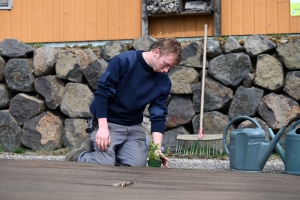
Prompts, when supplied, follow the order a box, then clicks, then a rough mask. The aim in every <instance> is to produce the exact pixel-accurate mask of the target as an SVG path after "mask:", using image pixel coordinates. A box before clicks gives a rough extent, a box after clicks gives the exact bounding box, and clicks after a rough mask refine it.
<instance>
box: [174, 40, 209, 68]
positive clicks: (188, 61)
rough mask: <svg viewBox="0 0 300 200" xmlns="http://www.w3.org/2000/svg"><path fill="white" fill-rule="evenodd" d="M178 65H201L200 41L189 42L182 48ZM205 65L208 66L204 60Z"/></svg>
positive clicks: (196, 66)
mask: <svg viewBox="0 0 300 200" xmlns="http://www.w3.org/2000/svg"><path fill="white" fill-rule="evenodd" d="M180 65H182V66H187V67H194V68H202V67H203V55H202V43H201V42H197V41H194V42H191V43H190V44H189V45H187V46H186V47H185V48H183V49H182V60H181V62H180ZM206 66H208V64H207V62H206Z"/></svg>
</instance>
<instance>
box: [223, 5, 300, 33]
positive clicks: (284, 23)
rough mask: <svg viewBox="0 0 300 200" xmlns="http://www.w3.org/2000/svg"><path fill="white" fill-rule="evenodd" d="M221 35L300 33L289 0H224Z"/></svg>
mask: <svg viewBox="0 0 300 200" xmlns="http://www.w3.org/2000/svg"><path fill="white" fill-rule="evenodd" d="M221 10H222V12H221V21H222V24H221V27H222V35H250V34H286V33H300V17H291V16H290V0H221Z"/></svg>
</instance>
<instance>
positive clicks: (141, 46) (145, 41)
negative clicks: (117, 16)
mask: <svg viewBox="0 0 300 200" xmlns="http://www.w3.org/2000/svg"><path fill="white" fill-rule="evenodd" d="M156 42H157V39H156V38H153V37H150V36H146V37H140V38H137V39H134V40H133V44H132V46H133V47H134V49H136V50H143V51H149V50H150V49H151V47H152V46H153V45H154V44H155V43H156Z"/></svg>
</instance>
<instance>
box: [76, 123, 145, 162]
mask: <svg viewBox="0 0 300 200" xmlns="http://www.w3.org/2000/svg"><path fill="white" fill-rule="evenodd" d="M108 130H109V132H110V137H111V144H110V146H109V147H108V149H107V150H106V151H101V150H99V149H98V147H97V145H96V144H95V140H96V134H97V131H98V128H96V129H95V130H94V131H93V132H92V133H91V140H92V141H93V142H94V150H95V151H89V152H87V151H85V152H82V153H81V154H80V155H79V157H78V162H88V163H97V164H103V165H127V166H135V167H141V166H146V163H147V162H146V161H147V156H148V149H147V146H146V133H145V129H144V128H143V126H142V125H141V124H139V125H134V126H122V125H118V124H113V123H108Z"/></svg>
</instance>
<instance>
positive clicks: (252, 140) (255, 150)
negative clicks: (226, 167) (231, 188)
mask: <svg viewBox="0 0 300 200" xmlns="http://www.w3.org/2000/svg"><path fill="white" fill-rule="evenodd" d="M243 120H249V121H251V122H252V123H254V124H255V126H256V128H242V129H234V130H233V131H232V132H231V133H230V150H228V146H227V144H226V138H227V132H228V129H229V128H230V126H231V125H232V124H233V123H236V122H241V121H243ZM284 129H285V127H282V128H281V129H280V130H279V131H278V133H277V134H276V136H275V137H274V138H273V139H272V140H271V141H270V142H269V141H267V140H266V139H265V138H266V133H265V131H264V130H263V129H262V128H261V126H260V124H259V123H258V122H257V121H256V120H254V119H253V118H250V117H248V116H240V117H236V118H234V119H232V120H231V121H230V122H229V124H228V125H227V126H226V128H225V131H224V134H223V147H224V149H225V151H226V153H227V155H228V156H229V157H230V169H231V170H236V171H249V172H262V170H263V168H264V166H265V164H266V162H267V160H268V158H269V157H270V155H271V153H272V151H273V150H274V149H275V146H276V144H277V142H278V141H279V139H280V137H281V135H282V133H283V131H284Z"/></svg>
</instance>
